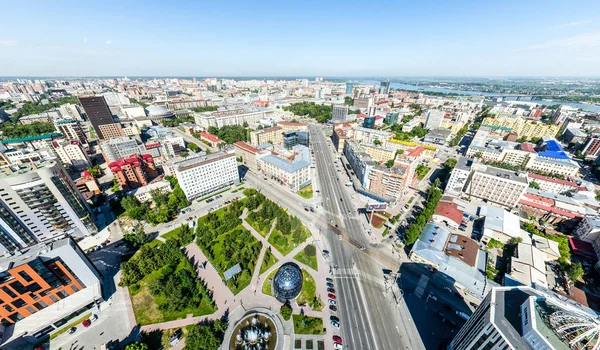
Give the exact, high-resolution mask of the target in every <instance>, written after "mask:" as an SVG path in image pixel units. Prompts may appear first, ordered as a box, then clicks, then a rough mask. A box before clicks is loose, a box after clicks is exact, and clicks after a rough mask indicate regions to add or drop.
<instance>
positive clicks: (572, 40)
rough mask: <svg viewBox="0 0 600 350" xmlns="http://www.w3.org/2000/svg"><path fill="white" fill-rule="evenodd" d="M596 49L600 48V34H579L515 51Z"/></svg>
mask: <svg viewBox="0 0 600 350" xmlns="http://www.w3.org/2000/svg"><path fill="white" fill-rule="evenodd" d="M595 47H600V32H599V33H586V34H579V35H574V36H570V37H566V38H561V39H551V40H546V41H544V42H543V43H540V44H536V45H531V46H527V47H524V48H521V49H517V50H515V51H526V50H541V49H561V48H562V49H571V50H586V49H591V48H595Z"/></svg>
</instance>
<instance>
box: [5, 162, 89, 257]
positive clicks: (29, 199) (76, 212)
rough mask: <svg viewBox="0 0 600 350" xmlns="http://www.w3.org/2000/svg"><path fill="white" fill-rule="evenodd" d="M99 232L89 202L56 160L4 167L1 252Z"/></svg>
mask: <svg viewBox="0 0 600 350" xmlns="http://www.w3.org/2000/svg"><path fill="white" fill-rule="evenodd" d="M96 232H97V228H96V225H95V224H94V221H93V219H92V215H91V213H90V209H89V207H88V205H87V203H86V202H85V201H84V200H83V198H82V197H81V194H80V193H79V191H77V188H76V186H75V184H74V183H73V181H71V179H70V178H69V175H68V173H67V171H66V170H65V169H64V168H63V167H62V165H61V164H60V162H58V161H57V160H46V161H41V162H33V163H27V164H21V165H11V166H9V167H4V168H2V169H1V172H0V253H1V252H5V251H14V250H15V249H18V248H24V247H27V246H29V245H31V244H33V243H36V242H43V241H46V240H49V239H53V238H55V237H59V236H63V235H69V236H72V237H82V236H86V235H89V234H91V233H96Z"/></svg>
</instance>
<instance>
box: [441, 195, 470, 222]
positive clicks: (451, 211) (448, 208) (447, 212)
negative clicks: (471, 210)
mask: <svg viewBox="0 0 600 350" xmlns="http://www.w3.org/2000/svg"><path fill="white" fill-rule="evenodd" d="M434 214H435V215H441V216H444V217H447V218H448V219H450V220H452V221H454V222H455V223H457V224H460V223H461V222H462V218H463V214H464V213H463V212H462V211H460V210H458V205H456V204H455V203H453V202H447V201H443V200H442V201H439V202H438V205H437V206H436V207H435V211H434Z"/></svg>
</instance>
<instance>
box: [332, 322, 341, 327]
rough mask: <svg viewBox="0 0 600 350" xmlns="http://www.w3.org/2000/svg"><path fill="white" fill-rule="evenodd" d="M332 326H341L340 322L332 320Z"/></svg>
mask: <svg viewBox="0 0 600 350" xmlns="http://www.w3.org/2000/svg"><path fill="white" fill-rule="evenodd" d="M331 326H333V327H334V328H340V324H339V323H337V322H335V321H331Z"/></svg>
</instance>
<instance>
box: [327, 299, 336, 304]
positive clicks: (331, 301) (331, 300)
mask: <svg viewBox="0 0 600 350" xmlns="http://www.w3.org/2000/svg"><path fill="white" fill-rule="evenodd" d="M329 305H337V301H335V300H333V299H329Z"/></svg>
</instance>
